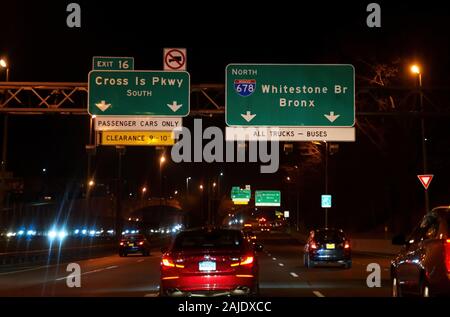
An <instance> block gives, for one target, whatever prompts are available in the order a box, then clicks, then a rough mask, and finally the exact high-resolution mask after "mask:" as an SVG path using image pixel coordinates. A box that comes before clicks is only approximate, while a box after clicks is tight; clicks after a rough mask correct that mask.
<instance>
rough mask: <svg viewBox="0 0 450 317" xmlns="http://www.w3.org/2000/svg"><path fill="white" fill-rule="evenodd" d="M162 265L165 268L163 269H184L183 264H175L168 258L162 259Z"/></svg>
mask: <svg viewBox="0 0 450 317" xmlns="http://www.w3.org/2000/svg"><path fill="white" fill-rule="evenodd" d="M162 265H163V266H165V267H176V268H179V269H182V268H184V265H183V264H175V263H173V261H172V260H170V259H169V258H163V259H162Z"/></svg>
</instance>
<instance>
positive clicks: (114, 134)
mask: <svg viewBox="0 0 450 317" xmlns="http://www.w3.org/2000/svg"><path fill="white" fill-rule="evenodd" d="M101 143H102V145H147V146H152V145H153V146H159V145H173V144H175V140H174V137H173V132H172V131H140V132H139V131H120V132H118V131H103V132H102V138H101Z"/></svg>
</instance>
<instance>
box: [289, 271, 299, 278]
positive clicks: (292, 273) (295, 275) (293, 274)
mask: <svg viewBox="0 0 450 317" xmlns="http://www.w3.org/2000/svg"><path fill="white" fill-rule="evenodd" d="M289 274H291V275H292V276H293V277H298V275H297V274H296V273H294V272H291V273H289Z"/></svg>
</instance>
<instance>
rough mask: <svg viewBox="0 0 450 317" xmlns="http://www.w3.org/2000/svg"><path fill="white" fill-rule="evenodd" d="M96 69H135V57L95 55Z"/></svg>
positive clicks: (94, 67) (93, 66) (93, 61)
mask: <svg viewBox="0 0 450 317" xmlns="http://www.w3.org/2000/svg"><path fill="white" fill-rule="evenodd" d="M92 69H94V70H133V69H134V57H115V56H114V57H110V56H94V57H93V58H92Z"/></svg>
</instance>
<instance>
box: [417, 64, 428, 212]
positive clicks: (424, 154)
mask: <svg viewBox="0 0 450 317" xmlns="http://www.w3.org/2000/svg"><path fill="white" fill-rule="evenodd" d="M419 101H420V111H421V112H422V114H423V112H424V105H423V89H422V73H420V72H419ZM420 129H421V136H422V163H423V173H424V174H427V173H428V161H427V145H426V141H425V117H424V116H423V115H422V116H421V120H420ZM429 211H430V197H429V195H428V189H425V212H426V213H428V212H429Z"/></svg>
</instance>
